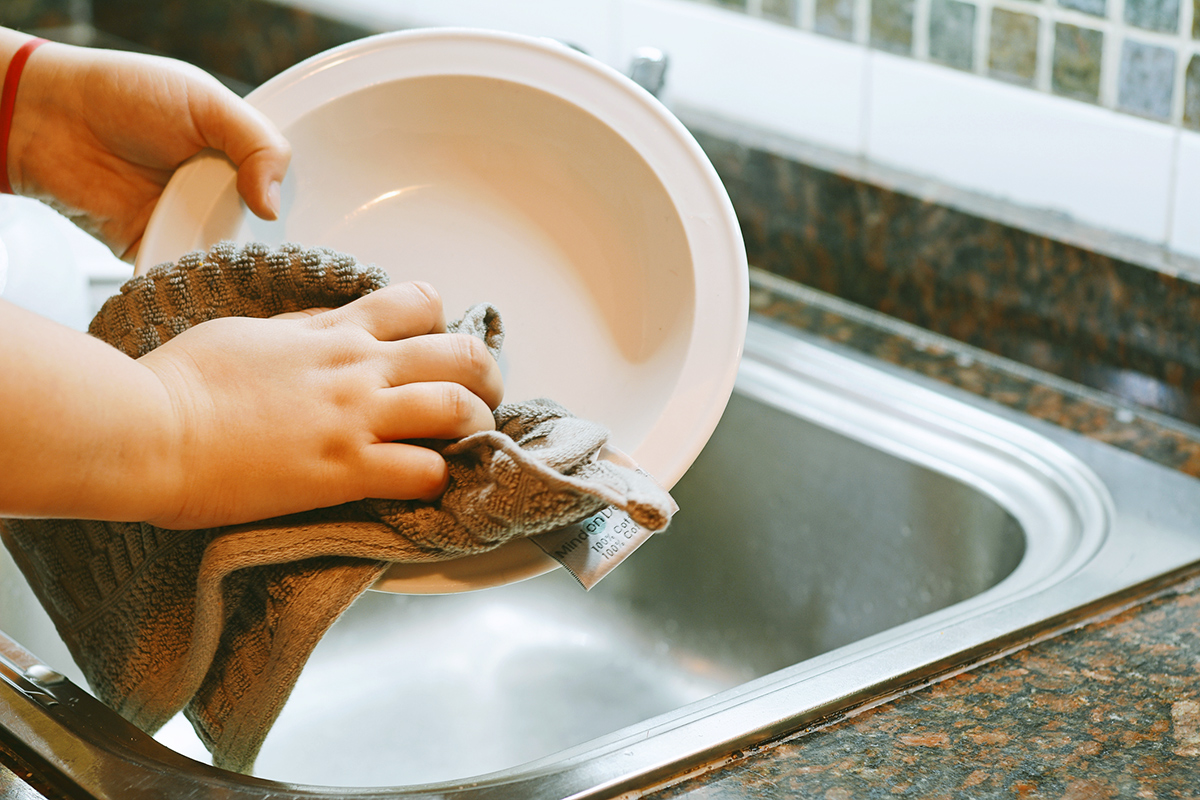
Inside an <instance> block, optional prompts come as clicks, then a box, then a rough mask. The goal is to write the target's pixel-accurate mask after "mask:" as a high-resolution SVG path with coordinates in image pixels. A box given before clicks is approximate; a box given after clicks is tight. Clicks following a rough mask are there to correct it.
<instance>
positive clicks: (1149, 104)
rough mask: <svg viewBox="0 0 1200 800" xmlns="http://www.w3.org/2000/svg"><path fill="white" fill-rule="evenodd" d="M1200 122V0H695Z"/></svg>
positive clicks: (1188, 123)
mask: <svg viewBox="0 0 1200 800" xmlns="http://www.w3.org/2000/svg"><path fill="white" fill-rule="evenodd" d="M691 1H692V2H696V3H701V4H704V5H712V6H719V7H721V8H725V9H729V10H731V11H735V12H739V13H743V14H747V15H749V16H752V17H757V18H761V19H763V20H767V21H769V22H773V23H777V24H782V25H788V26H791V27H795V28H799V29H801V30H806V31H812V32H814V33H818V34H821V35H824V36H831V37H834V38H838V39H844V40H846V41H849V42H854V43H857V44H861V45H864V46H867V47H872V48H875V49H878V50H883V51H886V52H889V53H894V54H898V55H903V56H909V57H912V58H916V59H918V60H921V61H929V62H932V63H936V64H941V65H943V66H947V67H951V68H954V69H960V70H963V71H966V72H972V73H975V74H977V75H981V76H984V77H989V78H993V79H996V80H1001V81H1005V82H1007V83H1013V84H1017V85H1021V86H1026V87H1029V88H1031V89H1035V90H1039V91H1043V92H1048V93H1051V94H1055V95H1059V96H1061V97H1067V98H1071V99H1074V100H1080V101H1083V102H1088V103H1093V104H1096V105H1099V106H1102V107H1104V108H1110V109H1113V110H1116V111H1120V112H1123V113H1127V114H1133V115H1136V116H1139V117H1144V118H1147V119H1152V120H1156V121H1159V122H1165V123H1169V124H1172V125H1182V126H1184V127H1187V128H1191V129H1195V130H1200V0H691Z"/></svg>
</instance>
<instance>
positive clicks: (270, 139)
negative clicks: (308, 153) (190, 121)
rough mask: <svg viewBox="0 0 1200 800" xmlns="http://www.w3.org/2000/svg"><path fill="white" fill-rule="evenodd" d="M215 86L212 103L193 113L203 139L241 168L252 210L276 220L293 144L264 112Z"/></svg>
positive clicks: (240, 185)
mask: <svg viewBox="0 0 1200 800" xmlns="http://www.w3.org/2000/svg"><path fill="white" fill-rule="evenodd" d="M213 83H214V84H215V86H214V87H213V92H214V93H215V96H211V97H210V101H211V102H208V103H204V104H202V107H201V108H200V109H197V110H196V111H194V112H193V114H194V119H195V120H196V125H197V128H198V129H199V132H200V136H201V137H202V138H203V139H204V142H205V144H206V145H207V146H208V147H212V148H215V149H217V150H220V151H222V152H224V153H225V155H227V156H228V157H229V159H230V160H231V161H232V162H233V163H234V166H236V167H237V190H238V194H239V195H241V197H242V199H243V200H245V201H246V205H247V206H248V207H249V208H250V210H251V211H253V212H254V213H255V214H256V215H258V216H259V217H262V218H263V219H268V220H270V219H275V218H276V217H278V216H279V203H280V194H279V193H280V184H281V183H282V182H283V176H284V175H285V174H286V173H287V169H288V164H289V163H290V162H291V159H292V148H291V145H289V144H288V141H287V139H285V138H284V137H283V134H282V133H280V132H279V129H278V128H276V127H275V124H274V123H272V122H271V121H270V120H269V119H267V118H266V116H264V115H263V114H262V112H260V111H259V110H258V109H256V108H254V107H253V106H251V105H250V104H249V103H247V102H246V101H245V100H243V99H242V98H240V97H238V96H237V95H236V94H234V93H233V92H232V91H230V90H229V89H227V88H225V87H224V86H222V85H221V84H219V83H217V82H216V81H215V80H214V81H213Z"/></svg>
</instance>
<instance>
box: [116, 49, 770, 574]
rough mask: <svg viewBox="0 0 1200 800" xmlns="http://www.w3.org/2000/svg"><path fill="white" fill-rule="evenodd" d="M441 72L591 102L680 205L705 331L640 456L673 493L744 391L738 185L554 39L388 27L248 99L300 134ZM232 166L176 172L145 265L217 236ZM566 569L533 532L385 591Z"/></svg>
mask: <svg viewBox="0 0 1200 800" xmlns="http://www.w3.org/2000/svg"><path fill="white" fill-rule="evenodd" d="M440 75H464V76H475V77H483V78H493V79H496V78H499V79H501V80H512V81H515V82H517V83H521V84H523V85H526V86H531V87H533V88H536V89H541V90H543V91H546V92H547V93H549V94H551V95H553V96H555V97H557V98H558V99H560V100H565V101H566V102H568V103H571V104H573V105H575V106H577V107H578V108H580V109H582V111H584V112H585V113H588V114H590V115H591V116H593V117H596V118H597V119H598V120H599V121H600V122H601V123H603V124H606V125H608V126H609V127H610V128H611V129H612V130H614V131H615V132H616V133H617V134H618V135H620V136H621V137H622V139H624V140H625V141H626V142H627V143H628V144H630V146H631V147H632V148H633V149H634V151H636V152H637V153H638V154H639V155H640V156H641V157H642V158H643V159H644V160H645V161H646V163H647V164H648V165H649V167H650V168H651V170H652V171H653V172H654V174H655V175H656V176H657V178H658V180H659V181H660V183H661V184H662V186H663V188H664V189H665V191H666V192H667V195H668V196H669V198H670V200H671V202H672V203H673V205H674V206H675V209H676V211H677V212H678V214H679V218H680V222H681V224H682V226H683V229H684V233H685V238H686V240H687V243H688V247H689V248H690V250H691V256H692V266H693V275H694V276H695V277H696V278H697V279H696V280H694V281H693V283H694V292H695V296H694V298H693V319H692V321H691V326H692V327H691V331H690V333H689V336H688V342H687V344H686V347H685V351H686V352H685V356H684V363H683V365H682V367H681V370H680V374H679V375H678V377H677V380H676V384H675V390H674V392H673V393H672V395H671V397H670V398H669V400H668V402H667V404H666V407H665V408H664V409H662V411H661V413H660V414H659V417H658V420H657V421H656V422H655V423H654V425H653V426H652V429H651V431H650V433H649V434H648V435H647V439H646V441H644V442H643V444H642V446H639V447H638V448H637V449H636V450H635V452H634V453H633V456H634V457H635V458H636V459H637V460H638V461H639V463H641V464H642V465H643V467H645V468H646V469H647V470H648V471H649V472H650V473H651V474H653V475H654V476H655V477H656V479H657V480H658V481H659V482H660V483H661V484H662V485H663V486H664V487H665V488H667V489H669V488H670V487H671V486H673V485H674V484H675V482H676V481H677V480H678V479H679V478H680V477H681V476H682V475H683V473H684V472H685V471H686V470H687V468H688V467H689V466H690V465H691V463H692V462H693V461H694V460H695V458H696V457H697V456H698V455H699V453H700V450H701V449H702V448H703V446H704V444H705V443H706V442H707V440H708V438H709V436H710V435H711V433H712V431H713V429H714V428H715V427H716V424H717V422H718V421H719V419H720V417H721V415H722V414H723V412H724V409H725V405H726V403H727V402H728V399H729V396H730V394H731V393H732V391H733V385H734V380H735V378H736V376H737V367H738V364H739V363H740V360H741V354H742V347H743V343H744V340H745V335H746V325H747V318H748V307H749V271H748V266H747V262H746V253H745V246H744V242H743V240H742V235H741V230H740V227H739V224H738V221H737V217H736V215H735V213H734V210H733V206H732V203H731V202H730V200H729V196H728V194H727V193H726V191H725V188H724V185H723V184H722V182H721V180H720V178H719V176H718V175H717V173H716V170H715V169H714V168H713V166H712V164H711V162H710V161H709V159H708V157H707V155H705V153H704V151H703V150H702V149H701V148H700V145H699V144H698V143H697V142H696V140H695V138H694V137H693V136H692V135H691V133H690V132H689V131H688V130H687V129H686V128H685V127H684V125H683V124H682V123H681V122H680V121H679V120H678V119H677V118H676V117H675V115H674V114H672V113H671V112H670V111H669V110H667V108H666V107H665V106H664V105H663V104H662V103H661V102H659V100H658V99H657V98H655V97H654V96H653V95H651V94H650V93H649V92H648V91H646V90H645V89H644V88H642V87H641V86H639V85H638V84H637V83H635V82H634V81H632V80H630V79H629V78H627V77H626V76H624V75H622V74H621V73H620V72H618V71H617V70H615V69H613V68H611V67H609V66H608V65H606V64H604V63H602V62H600V61H598V60H597V59H594V58H592V57H590V56H588V55H586V54H584V53H582V52H580V51H578V50H576V49H574V48H572V47H570V46H568V45H566V44H563V43H561V42H558V41H556V40H553V39H547V38H541V37H533V36H527V35H523V34H515V33H509V32H502V31H494V30H486V29H477V28H462V27H441V28H420V29H410V30H401V31H391V32H387V33H380V34H375V35H372V36H368V37H364V38H362V39H358V40H355V41H352V42H349V43H346V44H343V45H340V46H337V47H334V48H332V49H330V50H326V51H324V52H322V53H318V54H317V55H315V56H312V57H310V58H308V59H305V60H304V61H301V62H299V63H297V64H295V65H294V66H292V67H289V68H288V69H286V70H284V71H283V72H281V73H279V74H278V75H276V76H275V77H273V78H271V79H269V80H268V81H266V82H265V83H263V84H262V85H261V86H259V87H258V88H256V89H254V90H253V91H251V92H250V93H249V94H247V95H246V100H247V101H248V102H249V103H250V104H251V105H252V106H254V107H255V108H257V109H258V110H259V111H261V112H262V113H264V114H265V115H266V116H267V117H268V118H269V119H271V120H272V121H273V122H274V123H275V124H276V125H277V126H278V127H279V128H281V129H285V130H286V128H287V127H288V126H289V125H291V124H292V123H294V122H296V121H298V120H299V119H300V118H301V117H303V116H304V115H305V114H307V113H309V112H310V111H313V110H315V109H316V108H318V107H319V106H321V105H323V104H324V103H326V102H329V101H332V100H335V99H337V98H338V97H340V96H344V95H346V94H350V93H352V92H356V91H360V90H362V89H366V88H369V87H371V86H373V85H377V84H381V83H387V82H392V81H395V80H406V79H411V78H418V77H425V76H440ZM222 175H223V177H222V178H220V180H223V181H224V183H223V184H222V185H224V186H228V183H229V181H231V180H232V177H231V176H233V175H234V171H233V167H232V165H231V164H230V163H229V161H228V160H227V159H226V158H225V157H224V156H223V155H218V154H216V153H214V152H212V151H206V152H204V153H201V154H199V155H198V156H195V157H193V158H192V159H190V160H189V162H187V163H185V164H184V165H183V166H182V167H181V168H180V169H179V170H178V171H177V172H176V174H175V175H174V176H173V177H172V179H171V180H170V182H169V183H168V185H167V187H166V189H165V190H164V192H163V195H162V197H161V199H160V201H159V203H158V204H157V206H156V208H155V209H154V212H153V213H152V215H151V217H150V220H149V223H148V225H147V228H146V233H145V236H144V237H143V240H142V245H141V248H140V249H139V253H138V257H137V260H136V263H135V274H143V273H144V272H145V271H147V270H148V269H150V268H151V267H153V266H154V265H156V264H159V263H163V262H164V261H170V260H172V259H174V258H178V257H179V256H180V255H182V254H183V253H184V252H187V251H188V250H192V249H195V248H196V247H203V246H209V245H211V244H213V243H215V242H210V243H207V244H204V243H200V242H197V241H196V236H197V235H198V232H197V231H196V230H195V228H196V226H195V224H194V220H197V219H206V218H207V217H206V214H208V213H210V212H211V210H212V208H215V206H216V199H215V197H213V195H215V194H218V192H214V191H213V184H214V181H215V180H217V177H216V176H222ZM205 195H207V200H208V201H210V202H209V206H208V207H206V206H205V197H204V196H205ZM243 209H244V205H243ZM180 211H183V212H184V213H183V214H180V213H179V212H180ZM245 213H248V212H245ZM189 242H190V244H189ZM699 278H703V279H704V280H699ZM557 566H558V564H557V562H554V561H553V560H552V559H550V558H549V557H548V556H546V555H545V554H543V553H542V552H541V550H540V549H538V548H537V547H536V545H534V544H533V543H532V542H529V541H526V540H516V541H514V542H510V543H508V544H506V545H503V546H502V547H500V548H498V549H497V550H493V551H490V552H489V553H483V554H480V555H476V556H468V557H464V558H459V559H453V560H450V561H443V562H437V563H434V564H412V565H410V564H402V565H401V564H398V565H394V566H393V567H392V568H390V569H389V571H388V573H387V575H385V577H384V578H383V579H381V581H380V582H379V583H378V584H377V587H376V588H379V589H382V590H385V591H393V592H400V593H411V594H426V593H445V592H459V591H465V590H470V589H477V588H487V587H488V586H495V585H500V584H505V583H511V582H513V581H516V580H521V579H524V578H528V577H534V576H535V575H540V574H543V573H545V572H548V571H550V570H552V569H555V568H556V567H557Z"/></svg>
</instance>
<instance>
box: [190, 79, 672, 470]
mask: <svg viewBox="0 0 1200 800" xmlns="http://www.w3.org/2000/svg"><path fill="white" fill-rule="evenodd" d="M285 134H286V135H287V137H288V138H289V140H290V141H291V142H292V145H293V148H294V152H295V155H294V158H293V164H292V168H291V170H290V171H289V176H288V178H287V179H286V181H285V184H284V190H283V205H284V208H283V213H282V214H281V217H280V220H278V221H276V222H264V221H262V220H259V219H258V218H256V217H253V216H252V215H248V214H243V215H242V220H241V225H240V227H239V230H238V231H237V233H236V234H235V237H236V238H238V239H241V240H248V241H261V242H266V243H268V244H276V243H281V242H285V241H299V242H302V243H305V244H309V245H325V246H329V247H332V248H335V249H337V250H341V251H343V252H347V253H350V254H352V255H354V256H355V257H357V258H358V259H359V260H361V261H365V262H373V263H376V264H378V265H379V266H381V267H383V268H384V269H385V270H387V272H388V273H389V275H390V276H391V277H392V279H393V281H400V280H415V279H419V280H426V281H429V282H430V283H431V284H433V285H434V286H435V287H436V288H437V289H438V291H439V292H440V293H441V294H442V297H443V300H444V302H445V307H446V314H447V316H449V317H453V316H456V315H458V314H460V313H462V312H463V311H465V310H466V308H467V307H468V306H470V305H471V304H474V303H478V302H484V301H486V302H490V303H493V304H494V305H496V306H497V307H498V308H499V309H500V312H501V314H502V316H503V317H504V319H505V323H506V326H505V327H506V341H505V351H504V358H503V361H502V367H503V368H504V372H505V386H506V395H507V399H509V400H524V399H528V398H532V397H541V396H545V397H551V398H553V399H555V400H557V401H559V402H560V403H563V404H564V405H565V406H567V407H568V408H569V409H571V411H572V412H573V413H575V414H577V415H579V416H581V417H586V418H588V419H594V420H597V421H601V422H603V423H605V424H606V425H608V426H610V427H611V429H612V431H613V435H614V444H616V445H617V446H618V447H622V448H626V449H629V450H630V451H633V450H635V449H636V447H637V446H638V444H640V442H641V440H642V439H643V438H644V437H645V435H646V434H647V432H648V431H649V430H650V429H651V428H652V427H653V425H654V423H655V421H656V419H657V417H658V414H659V412H660V410H661V409H662V407H663V406H664V405H665V404H666V402H667V400H668V398H669V397H670V395H671V394H672V392H673V390H674V387H675V383H676V381H677V379H678V376H679V369H680V365H681V364H682V363H683V361H684V356H685V353H686V348H687V345H688V341H689V338H690V331H691V326H692V321H693V313H694V303H693V298H694V282H693V281H694V279H693V274H692V263H691V252H690V249H689V246H688V241H687V236H686V234H685V232H684V228H683V224H682V222H681V220H680V218H679V215H678V213H677V212H676V210H675V208H674V206H673V204H672V201H671V198H670V196H669V195H668V193H667V191H666V189H665V188H664V187H663V185H662V182H661V181H660V180H659V179H658V177H657V176H656V175H655V174H654V171H653V170H652V169H651V168H650V166H649V165H648V164H647V163H646V161H645V160H644V159H643V158H642V157H641V156H640V155H638V153H637V152H636V151H635V150H634V149H633V148H632V147H631V146H630V145H629V144H628V143H627V142H626V141H625V140H623V139H622V138H621V137H620V136H619V135H618V134H617V133H616V132H615V131H613V130H612V129H611V128H610V127H608V126H607V125H605V124H603V123H602V122H601V121H600V120H598V119H596V118H595V117H594V116H592V115H591V114H589V113H587V112H586V111H584V110H583V109H581V108H579V107H578V106H575V105H573V104H571V103H568V102H566V101H564V100H561V99H559V98H557V97H554V96H553V95H551V94H549V93H547V92H543V91H541V90H538V89H535V88H531V87H528V86H523V85H521V84H518V83H514V82H511V81H505V80H498V79H493V78H485V77H479V76H464V75H439V76H424V77H415V78H409V79H405V80H397V81H389V82H385V83H380V84H376V85H374V86H369V87H367V88H364V89H361V90H359V91H357V92H354V93H352V94H348V95H345V96H343V97H339V98H336V99H335V100H333V101H331V102H329V103H327V104H325V105H322V106H320V107H319V108H317V109H315V110H313V111H311V112H309V113H308V114H306V115H304V116H303V117H301V118H300V119H299V120H297V121H296V122H295V123H293V124H292V125H290V126H288V127H287V128H286V129H285ZM232 205H234V207H237V204H232ZM213 222H214V223H216V225H217V226H220V227H225V226H224V224H223V223H222V222H221V221H220V220H219V219H214V220H213ZM214 232H215V231H214ZM226 235H227V234H226ZM633 387H636V392H637V395H638V402H636V403H631V402H630V398H629V393H630V391H631V389H633Z"/></svg>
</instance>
